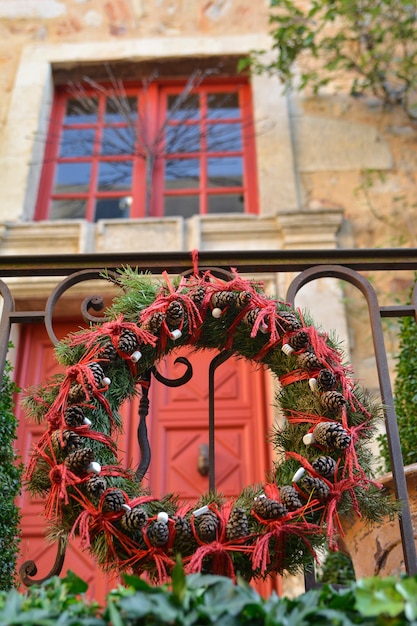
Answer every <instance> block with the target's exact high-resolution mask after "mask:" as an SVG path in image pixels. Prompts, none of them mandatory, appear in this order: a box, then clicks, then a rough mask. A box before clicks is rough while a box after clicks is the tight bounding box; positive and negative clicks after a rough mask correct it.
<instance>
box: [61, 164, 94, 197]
mask: <svg viewBox="0 0 417 626" xmlns="http://www.w3.org/2000/svg"><path fill="white" fill-rule="evenodd" d="M90 176H91V163H89V162H78V163H60V164H59V165H58V166H57V168H56V173H55V182H54V193H81V192H83V191H88V187H89V183H90Z"/></svg>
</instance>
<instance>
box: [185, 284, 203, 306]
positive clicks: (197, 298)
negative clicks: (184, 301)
mask: <svg viewBox="0 0 417 626" xmlns="http://www.w3.org/2000/svg"><path fill="white" fill-rule="evenodd" d="M205 295H206V290H205V289H204V287H196V289H193V291H190V293H189V296H190V298H191V300H192V301H193V302H194V304H195V305H196V306H197V307H198V306H200V304H202V302H203V300H204V296H205Z"/></svg>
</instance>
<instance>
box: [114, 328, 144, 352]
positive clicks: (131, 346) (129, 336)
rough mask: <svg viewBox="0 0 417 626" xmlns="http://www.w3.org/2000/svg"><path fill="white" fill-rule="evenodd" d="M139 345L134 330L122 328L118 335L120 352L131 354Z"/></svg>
mask: <svg viewBox="0 0 417 626" xmlns="http://www.w3.org/2000/svg"><path fill="white" fill-rule="evenodd" d="M138 347H139V344H138V340H137V337H136V335H135V333H134V332H132V331H131V330H128V329H127V328H125V329H124V330H122V332H121V334H120V337H119V344H118V348H119V350H120V351H121V352H125V353H126V354H132V352H135V350H137V349H138Z"/></svg>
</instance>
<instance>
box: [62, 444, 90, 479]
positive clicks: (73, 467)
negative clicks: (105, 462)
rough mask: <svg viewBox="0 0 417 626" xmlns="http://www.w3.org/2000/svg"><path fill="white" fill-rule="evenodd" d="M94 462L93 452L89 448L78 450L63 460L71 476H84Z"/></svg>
mask: <svg viewBox="0 0 417 626" xmlns="http://www.w3.org/2000/svg"><path fill="white" fill-rule="evenodd" d="M93 461H94V452H93V451H92V450H91V449H90V448H80V450H76V451H75V452H73V453H72V454H70V455H69V456H67V458H66V459H65V461H64V463H65V465H66V466H67V467H68V469H69V470H70V472H72V473H73V474H77V475H79V474H85V472H86V471H87V468H88V466H89V465H90V463H92V462H93Z"/></svg>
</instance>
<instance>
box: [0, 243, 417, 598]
mask: <svg viewBox="0 0 417 626" xmlns="http://www.w3.org/2000/svg"><path fill="white" fill-rule="evenodd" d="M199 264H200V266H201V267H205V268H207V267H209V268H218V269H219V270H222V271H227V270H229V269H230V268H231V267H235V268H237V270H238V271H239V273H240V274H250V275H251V276H252V277H253V278H255V279H256V277H257V275H260V274H262V275H265V274H282V273H289V272H291V273H296V278H295V279H293V280H292V282H291V284H290V286H289V289H288V292H287V295H286V301H288V302H289V303H290V304H292V305H293V304H294V300H295V297H296V295H297V293H298V292H299V291H300V289H301V288H302V287H303V286H304V285H306V284H307V283H309V282H311V281H314V280H317V279H319V278H323V277H331V278H336V279H339V280H341V281H344V282H346V283H349V284H351V285H353V286H354V287H355V288H356V289H358V290H359V291H360V292H361V293H362V294H363V296H364V298H365V300H366V303H367V308H368V314H369V323H370V328H371V332H372V340H373V349H374V354H375V362H376V367H377V371H378V381H379V389H380V395H381V399H382V402H383V404H384V405H385V407H386V409H385V425H386V432H387V440H388V447H389V451H390V458H391V468H392V473H393V481H394V490H395V495H396V497H397V498H398V499H400V500H401V501H402V502H403V510H402V515H401V517H400V520H399V525H400V532H401V539H402V548H403V553H404V563H405V569H406V571H407V573H409V574H411V575H414V574H417V558H416V549H415V543H414V531H413V526H412V519H411V514H410V507H409V501H408V495H407V484H406V478H405V473H404V465H403V459H402V454H401V446H400V438H399V433H398V426H397V420H396V415H395V411H394V400H393V393H392V385H391V380H390V372H389V368H388V360H387V353H386V348H385V341H384V332H383V325H382V318H398V317H403V316H414V317H415V318H416V320H417V286H416V285H415V286H414V291H413V297H412V300H411V304H407V303H402V304H395V305H394V304H393V305H388V306H387V305H381V304H380V303H379V300H378V296H377V293H376V291H375V289H374V287H373V285H372V283H371V282H370V281H369V280H368V279H367V277H366V273H367V272H372V274H377V273H378V272H383V273H384V276H386V275H387V273H392V274H393V275H395V274H396V273H397V272H403V271H404V270H407V271H411V272H416V271H417V249H395V248H393V249H378V250H367V249H362V250H358V249H355V250H325V251H322V250H317V251H316V250H308V251H304V250H303V251H295V250H292V251H262V252H255V251H249V252H201V253H199ZM191 265H192V259H191V255H190V254H188V253H184V252H174V253H172V252H170V253H143V254H140V253H138V254H136V253H126V254H117V255H115V254H87V255H82V254H79V255H76V256H73V255H71V256H69V255H60V256H49V255H48V256H46V255H45V256H36V257H29V256H27V257H26V256H20V257H12V256H7V257H0V293H1V295H2V296H3V310H2V316H1V320H0V375H2V373H3V370H4V364H5V360H6V358H7V351H8V344H9V339H10V333H11V329H12V326H13V325H14V324H34V323H44V324H45V327H46V330H47V331H48V334H49V337H50V338H51V341H53V342H56V337H55V335H54V331H53V319H52V318H53V313H54V307H55V305H56V304H57V302H58V301H59V299H60V298H61V297H62V295H63V294H64V293H65V291H66V290H67V289H68V288H69V287H71V286H73V285H76V284H78V283H81V282H83V281H88V280H91V279H96V278H99V277H100V276H101V272H102V271H103V270H104V269H106V270H107V271H115V270H117V269H120V268H123V267H126V266H131V267H134V268H138V269H139V270H140V271H143V272H151V273H152V274H155V275H159V274H161V273H162V272H163V271H164V270H165V271H167V272H168V273H171V274H180V273H182V272H187V271H188V270H189V269H190V267H191ZM25 277H30V278H31V279H33V278H34V277H54V278H55V279H57V280H58V284H57V286H56V287H55V288H54V289H53V291H52V293H51V294H50V295H49V297H48V299H47V300H46V305H45V307H44V308H43V309H42V310H39V311H32V310H19V311H17V310H16V308H15V300H14V296H13V284H14V282H13V281H15V279H16V278H25ZM60 277H61V278H60ZM9 278H12V279H13V281H10V285H8V284H7V281H8V279H9ZM100 307H101V303H100V298H99V297H97V296H93V297H87V298H85V299H84V301H83V303H82V306H81V309H82V314H83V317H84V319H85V320H87V321H96V320H97V319H98V318H96V317H95V316H93V315H91V314H90V313H89V311H90V310H91V308H93V309H96V310H99V309H100ZM228 356H229V355H228V354H226V353H220V355H219V356H218V357H216V358H215V359H214V360H213V362H212V364H211V366H210V371H209V449H208V454H209V459H208V461H209V462H208V467H209V488H210V490H214V488H215V472H214V410H215V398H214V384H213V377H214V372H215V369H216V367H217V366H218V365H220V364H221V363H222V362H223V361H224V360H226V358H227V357H228ZM140 410H142V413H143V417H144V418H146V413H147V406H146V398H145V400H144V402H143V403H142V409H140ZM139 443H140V446H141V450H142V447H143V446H145V447H144V448H143V450H144V452H143V455H144V457H145V458H144V459H142V466H141V467H140V468H139V470H138V471H139V474H140V475H143V472H144V471H146V463H147V460H146V440H145V442H144V441H139ZM58 557H62V555H59V554H58ZM58 557H57V561H58V567H59V563H60V560H62V559H60V558H58ZM313 583H314V581H313V582H312V581H311V579H310V580H308V579H306V584H307V585H311V584H313Z"/></svg>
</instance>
